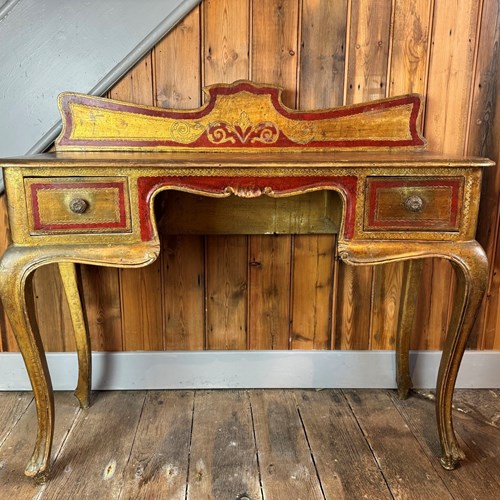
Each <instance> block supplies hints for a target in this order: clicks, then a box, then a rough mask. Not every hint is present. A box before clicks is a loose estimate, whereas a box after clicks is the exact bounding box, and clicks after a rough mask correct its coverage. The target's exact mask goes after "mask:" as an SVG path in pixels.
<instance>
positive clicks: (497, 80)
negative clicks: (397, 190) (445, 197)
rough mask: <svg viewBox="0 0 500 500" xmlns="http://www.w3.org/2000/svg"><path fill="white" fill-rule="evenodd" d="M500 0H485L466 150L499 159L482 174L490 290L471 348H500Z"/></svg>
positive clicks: (481, 225)
mask: <svg viewBox="0 0 500 500" xmlns="http://www.w3.org/2000/svg"><path fill="white" fill-rule="evenodd" d="M499 87H500V1H499V0H484V4H483V11H482V17H481V25H480V39H479V48H478V58H477V64H476V71H475V78H474V87H473V92H474V94H473V100H472V109H471V113H470V117H469V135H468V145H467V154H470V155H474V156H486V157H488V158H491V159H492V160H494V161H496V162H497V165H496V166H495V167H492V168H487V169H485V171H484V175H483V189H482V193H481V206H480V212H479V222H478V229H477V240H478V241H479V242H480V243H481V244H482V245H483V247H484V249H485V250H486V254H487V256H488V260H489V262H490V263H491V264H490V273H489V280H488V290H487V293H486V297H485V300H484V301H483V307H482V309H481V311H480V313H479V320H478V321H477V322H476V328H475V331H474V332H473V335H472V339H471V342H470V345H471V347H476V348H482V349H491V348H492V346H495V345H496V347H495V348H496V349H498V348H499V347H500V329H499V328H498V325H497V321H499V319H498V313H499V308H500V302H499V299H500V295H499V292H500V289H499V282H498V279H497V276H498V265H499V263H498V258H497V257H496V255H495V254H496V253H497V252H498V249H499V247H498V226H499V219H498V217H499V195H500V168H499V166H498V164H499V163H500V99H499V98H498V96H499V94H500V92H499V91H500V88H499Z"/></svg>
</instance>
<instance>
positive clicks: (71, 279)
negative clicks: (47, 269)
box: [59, 262, 92, 408]
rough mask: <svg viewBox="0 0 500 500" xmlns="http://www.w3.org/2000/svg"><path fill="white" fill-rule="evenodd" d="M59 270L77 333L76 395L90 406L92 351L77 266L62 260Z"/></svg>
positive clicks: (85, 405) (81, 401)
mask: <svg viewBox="0 0 500 500" xmlns="http://www.w3.org/2000/svg"><path fill="white" fill-rule="evenodd" d="M59 272H60V273H61V279H62V283H63V286H64V292H65V294H66V299H67V300H68V305H69V311H70V315H71V322H72V324H73V330H74V333H75V343H76V351H77V354H78V384H77V387H76V389H75V396H76V397H77V399H78V401H79V402H80V407H81V408H88V407H89V406H90V391H91V384H92V353H91V350H90V337H89V333H88V328H87V324H86V321H85V317H84V314H83V306H82V299H81V296H80V291H79V288H78V279H77V275H76V266H75V264H73V263H72V262H60V263H59Z"/></svg>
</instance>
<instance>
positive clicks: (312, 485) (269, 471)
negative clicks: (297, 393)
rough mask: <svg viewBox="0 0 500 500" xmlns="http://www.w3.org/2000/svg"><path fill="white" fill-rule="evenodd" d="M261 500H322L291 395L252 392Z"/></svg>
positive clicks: (278, 392)
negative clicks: (264, 499) (262, 499)
mask: <svg viewBox="0 0 500 500" xmlns="http://www.w3.org/2000/svg"><path fill="white" fill-rule="evenodd" d="M249 394H250V401H251V404H252V414H253V419H254V429H255V439H256V442H257V449H258V450H259V464H260V474H261V478H262V491H263V494H264V498H266V499H267V498H271V499H273V498H277V499H278V498H293V499H301V500H313V499H316V498H317V499H323V498H324V496H323V492H322V490H321V484H320V482H319V479H318V476H317V472H316V469H315V466H314V463H313V461H312V458H311V453H310V450H309V446H308V444H307V439H306V436H305V434H304V429H303V427H302V423H301V421H300V418H299V415H298V413H297V407H296V404H295V401H294V398H293V394H292V393H291V392H290V391H282V390H281V391H279V390H276V391H273V390H267V391H251V392H250V393H249Z"/></svg>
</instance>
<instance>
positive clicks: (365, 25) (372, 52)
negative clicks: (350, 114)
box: [345, 0, 392, 104]
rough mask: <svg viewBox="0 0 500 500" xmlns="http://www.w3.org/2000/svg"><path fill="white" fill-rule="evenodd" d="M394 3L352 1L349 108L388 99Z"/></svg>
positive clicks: (347, 93) (347, 83)
mask: <svg viewBox="0 0 500 500" xmlns="http://www.w3.org/2000/svg"><path fill="white" fill-rule="evenodd" d="M391 7H392V5H391V0H351V9H350V14H351V17H350V19H349V52H348V54H347V56H348V61H347V78H346V88H345V95H346V98H345V104H354V103H358V102H364V101H373V100H374V99H381V98H382V97H385V95H386V88H387V64H388V57H389V41H390V28H391V12H392V9H391Z"/></svg>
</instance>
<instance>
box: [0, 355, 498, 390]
mask: <svg viewBox="0 0 500 500" xmlns="http://www.w3.org/2000/svg"><path fill="white" fill-rule="evenodd" d="M440 358H441V352H439V351H432V352H430V351H414V352H412V353H411V357H410V365H411V374H412V379H413V384H414V387H417V388H422V389H430V388H434V387H435V385H436V377H437V371H438V366H439V360H440ZM47 359H48V364H49V369H50V373H51V377H52V383H53V386H54V389H55V390H61V391H62V390H64V391H66V390H73V389H74V388H75V385H76V380H77V362H76V355H75V353H48V354H47ZM92 363H93V368H92V380H93V383H92V387H93V389H95V390H121V389H125V390H127V389H194V388H197V389H228V388H395V358H394V352H393V351H212V352H206V351H205V352H118V353H115V352H113V353H106V352H95V353H93V355H92ZM457 387H458V388H478V389H479V388H500V351H487V352H486V351H469V352H466V353H465V356H464V359H463V361H462V365H461V368H460V373H459V375H458V381H457ZM30 389H31V386H30V384H29V380H28V376H27V374H26V369H25V367H24V363H23V359H22V357H21V355H20V354H19V353H0V390H1V391H24V390H30Z"/></svg>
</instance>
